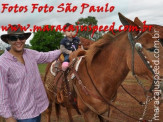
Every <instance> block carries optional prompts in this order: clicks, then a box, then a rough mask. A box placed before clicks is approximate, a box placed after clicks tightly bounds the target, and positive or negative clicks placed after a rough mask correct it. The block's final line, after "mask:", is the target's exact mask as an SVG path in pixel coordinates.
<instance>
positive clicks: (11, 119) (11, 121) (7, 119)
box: [6, 117, 17, 122]
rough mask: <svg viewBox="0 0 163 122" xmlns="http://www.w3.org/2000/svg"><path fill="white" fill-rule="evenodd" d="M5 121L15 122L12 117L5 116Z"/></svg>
mask: <svg viewBox="0 0 163 122" xmlns="http://www.w3.org/2000/svg"><path fill="white" fill-rule="evenodd" d="M6 122H17V121H16V119H14V118H13V117H10V118H6Z"/></svg>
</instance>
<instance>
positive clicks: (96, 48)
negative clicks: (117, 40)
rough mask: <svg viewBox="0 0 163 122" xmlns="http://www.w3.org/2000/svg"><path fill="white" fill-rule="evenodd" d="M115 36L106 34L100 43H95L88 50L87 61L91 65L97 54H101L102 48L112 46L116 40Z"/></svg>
mask: <svg viewBox="0 0 163 122" xmlns="http://www.w3.org/2000/svg"><path fill="white" fill-rule="evenodd" d="M114 37H115V36H114V35H112V34H110V33H106V34H104V35H103V37H102V38H101V39H99V40H98V41H96V42H95V43H93V44H92V45H91V46H90V48H89V49H88V50H87V53H86V60H87V62H88V63H89V64H91V63H92V61H93V59H94V57H95V55H96V54H97V53H99V52H100V51H101V50H102V48H104V47H105V46H107V45H109V44H111V43H112V42H113V40H114Z"/></svg>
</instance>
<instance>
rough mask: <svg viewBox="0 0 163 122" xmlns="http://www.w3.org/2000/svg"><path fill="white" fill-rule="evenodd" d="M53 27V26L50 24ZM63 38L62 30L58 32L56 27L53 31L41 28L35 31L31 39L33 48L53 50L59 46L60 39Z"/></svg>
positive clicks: (45, 50)
mask: <svg viewBox="0 0 163 122" xmlns="http://www.w3.org/2000/svg"><path fill="white" fill-rule="evenodd" d="M48 27H49V29H51V26H50V25H49V26H48ZM43 28H44V26H43ZM62 38H63V34H62V33H61V32H57V31H55V30H54V29H53V30H52V31H51V30H49V31H45V30H44V31H43V30H39V31H37V32H34V37H33V39H32V40H31V41H30V44H31V45H32V46H31V48H32V49H34V50H37V51H43V52H47V51H51V50H55V49H58V48H59V45H60V41H61V39H62Z"/></svg>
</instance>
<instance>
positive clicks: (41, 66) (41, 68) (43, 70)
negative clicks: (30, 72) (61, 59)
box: [38, 64, 47, 75]
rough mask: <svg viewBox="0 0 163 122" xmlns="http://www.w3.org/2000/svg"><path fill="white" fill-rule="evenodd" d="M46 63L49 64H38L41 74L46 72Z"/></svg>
mask: <svg viewBox="0 0 163 122" xmlns="http://www.w3.org/2000/svg"><path fill="white" fill-rule="evenodd" d="M46 65H47V64H38V68H39V71H40V74H41V75H44V74H45V69H46Z"/></svg>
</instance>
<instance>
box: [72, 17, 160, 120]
mask: <svg viewBox="0 0 163 122" xmlns="http://www.w3.org/2000/svg"><path fill="white" fill-rule="evenodd" d="M119 18H120V20H121V22H122V24H123V25H124V26H126V25H128V26H136V27H137V28H140V27H139V26H138V25H137V24H136V23H134V22H133V21H131V20H129V19H127V18H126V17H124V16H123V15H121V14H119ZM131 33H132V35H133V38H134V37H135V36H137V37H138V38H137V39H135V42H136V43H140V44H141V45H142V47H143V48H142V52H143V54H144V56H146V59H147V60H148V63H150V65H151V66H152V67H154V63H153V62H152V60H153V59H154V57H153V55H154V50H155V49H154V48H153V47H154V42H155V41H157V40H156V39H155V38H152V37H153V35H152V33H150V32H148V31H145V32H141V34H140V33H138V32H131ZM158 43H159V42H158ZM158 47H159V49H160V51H162V46H161V43H159V44H158ZM134 53H135V56H134V59H135V60H134V66H135V68H134V71H135V74H136V75H137V76H140V77H142V76H143V77H144V78H146V79H148V80H150V81H151V82H149V83H151V85H152V82H153V74H152V72H151V71H150V70H149V69H148V68H147V66H146V65H145V63H144V62H143V60H142V59H141V58H140V56H139V54H138V53H137V51H136V50H134ZM131 60H132V52H131V45H130V43H129V39H128V32H121V33H120V34H118V35H117V36H116V37H114V38H112V39H109V38H102V39H101V40H98V41H97V42H95V43H94V44H92V45H91V47H90V49H89V50H88V51H86V56H85V58H83V60H82V61H81V63H80V65H79V67H78V71H77V73H78V77H79V78H80V80H81V81H80V82H78V81H79V79H76V81H73V83H74V87H75V91H76V92H77V95H78V96H77V103H78V107H79V109H80V111H81V112H82V115H83V116H84V119H85V121H86V122H95V121H97V120H98V119H99V118H98V115H100V116H101V115H106V114H107V115H108V113H107V112H108V110H109V108H110V104H108V103H110V102H111V100H112V99H113V98H114V96H115V94H116V93H117V89H118V88H119V86H120V85H121V83H122V82H123V80H124V79H125V78H126V76H127V74H128V73H129V71H131V69H132V67H131V66H132V65H131V64H132V62H131ZM160 60H163V57H162V56H160ZM160 75H161V76H163V75H162V74H160ZM81 82H82V83H81ZM81 84H82V85H83V86H84V87H85V89H86V90H87V91H88V94H86V93H85V92H84V91H83V87H82V85H81ZM95 96H96V97H95ZM98 98H101V99H98ZM106 101H107V102H106ZM100 120H102V119H101V118H100Z"/></svg>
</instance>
